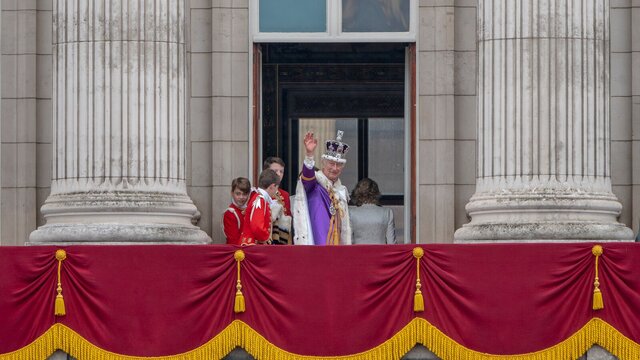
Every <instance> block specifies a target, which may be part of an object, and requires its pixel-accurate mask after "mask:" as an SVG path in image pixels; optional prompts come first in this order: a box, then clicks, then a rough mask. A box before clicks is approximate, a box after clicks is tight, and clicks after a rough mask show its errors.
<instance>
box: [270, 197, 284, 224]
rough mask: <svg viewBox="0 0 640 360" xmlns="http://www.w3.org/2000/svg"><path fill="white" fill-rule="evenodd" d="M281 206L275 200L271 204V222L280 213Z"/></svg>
mask: <svg viewBox="0 0 640 360" xmlns="http://www.w3.org/2000/svg"><path fill="white" fill-rule="evenodd" d="M282 210H283V207H282V205H280V204H279V203H277V202H273V203H272V204H271V222H272V223H274V222H275V221H276V220H277V219H278V218H279V217H280V215H282Z"/></svg>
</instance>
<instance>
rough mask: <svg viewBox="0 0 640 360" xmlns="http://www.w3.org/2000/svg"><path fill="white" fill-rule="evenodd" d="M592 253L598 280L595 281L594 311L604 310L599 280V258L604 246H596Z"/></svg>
mask: <svg viewBox="0 0 640 360" xmlns="http://www.w3.org/2000/svg"><path fill="white" fill-rule="evenodd" d="M591 253H592V254H593V255H594V256H595V257H596V278H595V280H594V281H593V310H601V309H604V302H603V301H602V292H601V291H600V281H599V279H598V258H600V255H602V246H600V245H594V246H593V248H592V249H591Z"/></svg>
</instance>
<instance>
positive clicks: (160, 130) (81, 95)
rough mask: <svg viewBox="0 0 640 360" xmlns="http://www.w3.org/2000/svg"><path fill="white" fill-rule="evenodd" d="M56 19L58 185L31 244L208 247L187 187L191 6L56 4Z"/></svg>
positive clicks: (177, 0) (133, 0) (61, 0)
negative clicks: (193, 220)
mask: <svg viewBox="0 0 640 360" xmlns="http://www.w3.org/2000/svg"><path fill="white" fill-rule="evenodd" d="M53 17H54V19H53V29H54V32H53V42H54V46H53V59H54V63H53V73H54V84H53V88H54V92H53V98H54V105H53V106H54V108H53V113H54V131H55V134H54V136H53V139H54V140H53V148H54V151H55V153H54V156H53V169H52V178H53V180H52V186H51V195H50V196H49V198H48V199H47V201H46V203H45V205H44V206H43V208H42V212H43V214H44V216H45V218H46V220H47V224H46V225H45V226H44V227H41V228H40V229H39V230H36V231H35V232H34V233H32V235H31V241H32V242H56V241H67V240H68V241H79V242H82V241H99V242H148V241H151V242H167V241H169V242H183V241H186V242H206V241H207V240H208V236H207V235H206V234H205V233H204V232H202V231H200V230H199V229H198V228H197V227H195V226H193V225H192V224H191V218H192V217H193V216H194V214H195V213H196V212H197V210H196V208H195V206H194V205H193V202H192V201H191V199H189V197H188V195H187V193H186V183H185V149H186V145H185V141H186V133H185V119H186V111H185V109H186V88H187V87H186V72H185V69H186V65H185V58H186V56H185V55H186V48H185V36H184V31H185V2H184V0H97V1H74V0H54V4H53ZM78 224H82V227H83V228H87V227H88V228H89V229H92V230H89V231H81V232H78V229H77V227H78V226H80V225H78Z"/></svg>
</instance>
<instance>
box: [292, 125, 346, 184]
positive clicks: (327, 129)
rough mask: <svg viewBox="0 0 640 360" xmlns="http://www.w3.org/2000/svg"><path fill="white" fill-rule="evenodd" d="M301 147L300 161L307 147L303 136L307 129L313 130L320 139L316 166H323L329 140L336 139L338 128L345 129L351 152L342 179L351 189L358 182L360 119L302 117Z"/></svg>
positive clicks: (344, 136) (300, 129)
mask: <svg viewBox="0 0 640 360" xmlns="http://www.w3.org/2000/svg"><path fill="white" fill-rule="evenodd" d="M299 121H300V128H299V134H300V149H299V150H298V159H300V163H302V161H303V160H304V157H305V155H306V154H305V152H306V151H305V149H304V142H303V141H302V137H303V136H304V134H306V133H307V131H309V130H311V131H313V133H314V134H315V136H316V138H317V139H318V147H316V154H315V156H314V157H315V161H316V166H317V167H321V166H322V162H321V161H322V158H321V156H322V154H324V152H325V150H326V147H325V143H326V141H327V140H330V139H335V138H336V132H337V130H342V131H344V135H343V137H342V142H344V143H347V144H349V148H350V149H349V152H348V153H347V155H346V158H347V164H346V165H345V167H344V169H343V170H342V175H341V176H340V181H341V182H342V185H344V186H346V187H347V189H348V190H349V191H351V190H353V188H354V187H355V186H356V184H357V183H358V120H357V119H309V118H307V119H300V120H299Z"/></svg>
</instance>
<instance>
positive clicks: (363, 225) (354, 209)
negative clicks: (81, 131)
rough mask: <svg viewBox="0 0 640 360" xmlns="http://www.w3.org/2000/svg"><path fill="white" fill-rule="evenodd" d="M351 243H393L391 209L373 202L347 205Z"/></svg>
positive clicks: (393, 230) (394, 232)
mask: <svg viewBox="0 0 640 360" xmlns="http://www.w3.org/2000/svg"><path fill="white" fill-rule="evenodd" d="M349 216H350V217H351V231H352V232H353V236H352V241H353V244H395V243H396V226H395V222H394V221H393V211H391V209H389V208H385V207H382V206H378V205H374V204H363V205H362V206H349Z"/></svg>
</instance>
